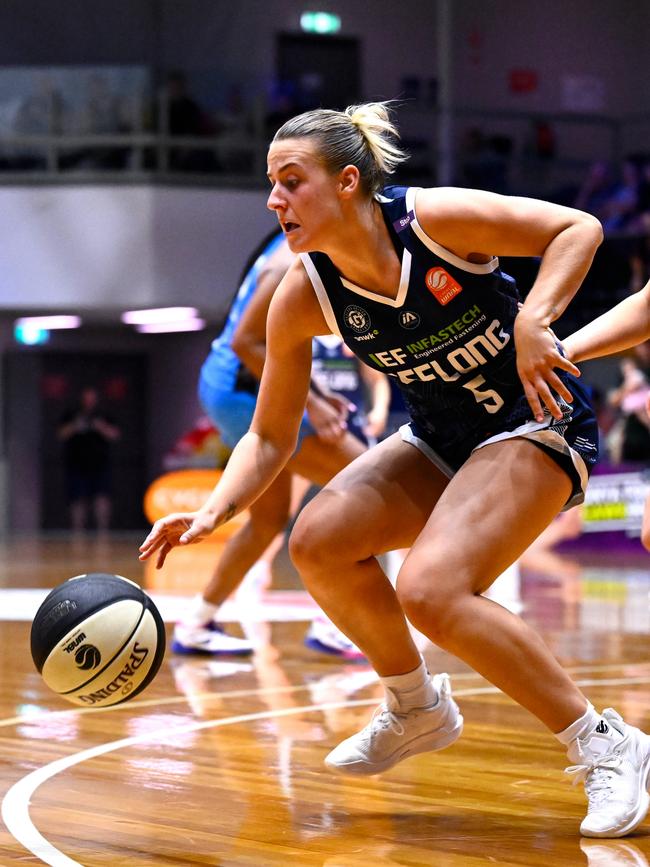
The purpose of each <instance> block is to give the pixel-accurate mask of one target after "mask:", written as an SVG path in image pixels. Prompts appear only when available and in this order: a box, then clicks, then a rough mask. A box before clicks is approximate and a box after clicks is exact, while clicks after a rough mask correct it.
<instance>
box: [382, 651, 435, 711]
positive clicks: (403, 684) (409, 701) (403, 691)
mask: <svg viewBox="0 0 650 867" xmlns="http://www.w3.org/2000/svg"><path fill="white" fill-rule="evenodd" d="M379 680H380V681H381V683H382V685H383V686H384V688H385V689H386V690H390V692H391V693H392V695H393V696H394V697H395V699H396V700H397V702H398V705H399V709H400V710H401V711H408V710H412V709H413V708H416V707H431V705H434V704H437V702H438V695H437V693H436V690H435V689H434V686H433V683H432V681H431V675H430V674H429V672H428V671H427V667H426V665H425V663H424V660H422V661H421V662H420V664H419V665H418V667H417V668H414V669H413V671H408V672H407V673H406V674H393V675H390V676H388V677H380V678H379Z"/></svg>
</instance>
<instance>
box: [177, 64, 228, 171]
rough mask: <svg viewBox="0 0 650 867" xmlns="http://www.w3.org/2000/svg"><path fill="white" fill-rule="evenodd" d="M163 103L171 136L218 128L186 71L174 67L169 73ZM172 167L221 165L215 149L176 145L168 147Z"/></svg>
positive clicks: (199, 133) (211, 132)
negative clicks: (191, 86) (196, 96)
mask: <svg viewBox="0 0 650 867" xmlns="http://www.w3.org/2000/svg"><path fill="white" fill-rule="evenodd" d="M163 107H164V109H165V112H166V115H165V120H166V126H165V129H166V131H167V132H168V133H169V135H171V136H185V137H189V138H198V137H201V136H208V135H214V134H215V133H216V132H217V130H216V128H215V125H214V123H213V122H211V120H210V119H209V117H208V116H207V114H206V112H205V111H204V110H203V109H202V108H201V107H200V105H199V104H198V102H197V101H196V99H194V97H193V96H191V95H190V93H189V91H188V87H187V78H186V76H185V73H184V72H181V71H180V70H175V71H173V72H170V73H169V75H168V76H167V86H166V89H165V96H164V102H163ZM169 167H170V169H171V170H172V171H180V172H213V171H216V169H217V168H218V164H217V159H216V157H215V155H214V152H213V151H210V150H208V149H207V148H204V149H196V148H187V147H174V148H171V149H170V151H169Z"/></svg>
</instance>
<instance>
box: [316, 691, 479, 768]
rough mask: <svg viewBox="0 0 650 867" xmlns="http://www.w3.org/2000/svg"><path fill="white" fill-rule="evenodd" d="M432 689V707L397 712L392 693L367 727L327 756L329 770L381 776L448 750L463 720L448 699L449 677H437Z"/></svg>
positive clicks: (397, 707) (326, 761) (449, 692)
mask: <svg viewBox="0 0 650 867" xmlns="http://www.w3.org/2000/svg"><path fill="white" fill-rule="evenodd" d="M432 680H433V686H434V688H435V690H436V692H437V693H438V702H437V704H435V705H433V707H424V708H416V709H414V710H410V711H406V712H404V713H400V712H399V706H398V704H397V700H396V698H395V696H394V694H393V693H392V692H391V690H387V699H386V701H385V702H384V703H383V704H380V705H379V707H378V708H377V709H376V711H375V712H374V714H373V717H372V719H371V720H370V722H369V723H368V725H367V726H366V727H365V728H364V729H362V730H361V731H360V732H357V734H355V735H352V737H349V738H347V740H344V741H343V742H342V743H340V744H339V745H338V747H335V748H334V749H333V750H332V752H331V753H330V754H329V755H328V756H327V757H326V759H325V765H326V767H327V768H329V770H330V771H336V772H337V773H342V774H356V775H364V776H365V775H371V774H380V773H381V772H382V771H386V770H388V768H392V767H393V765H396V764H397V763H398V762H400V761H401V760H402V759H405V758H407V757H408V756H414V755H416V753H426V752H429V751H433V750H441V749H442V748H443V747H448V746H449V745H450V744H452V743H453V742H454V741H455V740H456V739H457V738H458V737H460V734H461V732H462V731H463V717H462V715H461V713H460V711H459V710H458V705H457V704H456V702H455V701H454V700H453V698H452V697H451V684H450V682H449V675H448V674H436V675H435V676H434V677H433V679H432Z"/></svg>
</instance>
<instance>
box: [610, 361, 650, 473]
mask: <svg viewBox="0 0 650 867" xmlns="http://www.w3.org/2000/svg"><path fill="white" fill-rule="evenodd" d="M620 366H621V374H622V382H621V384H620V386H619V387H618V388H616V389H614V390H613V391H611V392H610V394H609V395H608V400H609V403H610V406H613V407H614V408H616V409H618V411H619V412H620V414H621V419H620V427H619V436H620V444H619V446H618V448H617V449H616V452H617V454H615V455H614V457H618V459H619V460H620V461H621V462H623V463H636V462H641V461H648V460H650V421H649V420H648V414H647V412H646V403H647V400H648V396H650V384H649V383H648V379H647V377H646V374H645V373H644V371H643V369H642V367H641V364H640V363H639V361H638V360H637V359H635V358H631V357H626V358H623V359H622V360H621V364H620Z"/></svg>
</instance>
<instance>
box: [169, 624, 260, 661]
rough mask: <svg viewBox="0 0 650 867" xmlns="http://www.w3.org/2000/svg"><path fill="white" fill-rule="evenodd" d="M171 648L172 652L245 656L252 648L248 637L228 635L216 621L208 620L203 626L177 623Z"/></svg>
mask: <svg viewBox="0 0 650 867" xmlns="http://www.w3.org/2000/svg"><path fill="white" fill-rule="evenodd" d="M171 649H172V651H173V652H174V653H185V654H206V655H215V656H216V655H222V656H245V655H247V654H249V653H252V652H253V649H254V648H253V645H252V644H251V642H250V641H248V639H246V638H235V636H234V635H228V633H227V632H224V630H223V627H221V626H220V625H219V624H218V623H214V622H210V623H207V624H204V625H203V626H188V625H187V624H185V623H177V624H176V626H175V627H174V636H173V638H172V645H171Z"/></svg>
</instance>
